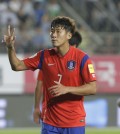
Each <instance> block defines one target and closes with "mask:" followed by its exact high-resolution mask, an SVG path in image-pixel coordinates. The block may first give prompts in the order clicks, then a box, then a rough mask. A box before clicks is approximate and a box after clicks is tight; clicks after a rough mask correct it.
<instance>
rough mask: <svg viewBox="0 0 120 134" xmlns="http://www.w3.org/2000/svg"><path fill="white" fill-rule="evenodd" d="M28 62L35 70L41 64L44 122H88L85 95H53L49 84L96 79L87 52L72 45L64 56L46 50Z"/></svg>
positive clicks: (64, 124) (74, 124)
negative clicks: (49, 89) (84, 103)
mask: <svg viewBox="0 0 120 134" xmlns="http://www.w3.org/2000/svg"><path fill="white" fill-rule="evenodd" d="M24 63H25V65H26V66H27V67H28V68H29V69H31V70H35V69H37V68H42V73H43V94H44V100H43V101H44V102H45V108H44V110H43V122H45V123H47V124H50V125H53V126H57V127H77V126H85V116H86V113H85V110H84V106H83V100H84V96H80V95H74V94H69V93H68V94H64V95H61V96H58V97H53V96H52V95H51V94H50V93H49V91H48V88H50V87H51V86H53V85H55V83H54V81H59V82H60V83H61V84H63V85H65V86H74V87H75V86H76V87H77V86H81V85H83V84H85V83H88V82H92V81H95V80H96V77H95V72H94V68H93V65H92V62H91V60H90V58H89V57H88V55H87V54H86V53H84V52H83V51H81V50H79V49H77V48H74V47H72V46H70V49H69V51H68V52H67V53H66V54H65V55H64V56H62V57H61V56H59V55H58V54H57V52H56V50H55V49H54V48H53V49H50V50H44V51H40V52H38V53H37V54H36V55H35V56H34V57H31V58H27V59H25V60H24Z"/></svg>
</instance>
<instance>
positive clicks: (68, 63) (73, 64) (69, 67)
mask: <svg viewBox="0 0 120 134" xmlns="http://www.w3.org/2000/svg"><path fill="white" fill-rule="evenodd" d="M75 64H76V62H75V61H73V60H70V61H68V62H67V68H68V69H70V70H73V69H74V68H75Z"/></svg>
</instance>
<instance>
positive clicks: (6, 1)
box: [0, 0, 61, 53]
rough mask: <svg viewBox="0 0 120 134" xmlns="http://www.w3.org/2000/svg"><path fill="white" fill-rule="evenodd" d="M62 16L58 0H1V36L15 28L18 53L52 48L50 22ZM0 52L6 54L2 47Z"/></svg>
mask: <svg viewBox="0 0 120 134" xmlns="http://www.w3.org/2000/svg"><path fill="white" fill-rule="evenodd" d="M60 14H61V8H60V6H59V4H58V3H57V0H48V1H47V0H0V31H1V32H0V35H3V33H5V32H6V27H7V25H8V24H9V25H11V26H13V27H15V33H16V46H15V47H16V51H17V53H32V52H33V53H34V52H37V51H39V50H40V49H44V48H49V47H51V43H50V40H49V28H50V21H51V19H52V18H53V17H55V16H57V15H60ZM0 48H1V50H0V52H5V50H4V47H0Z"/></svg>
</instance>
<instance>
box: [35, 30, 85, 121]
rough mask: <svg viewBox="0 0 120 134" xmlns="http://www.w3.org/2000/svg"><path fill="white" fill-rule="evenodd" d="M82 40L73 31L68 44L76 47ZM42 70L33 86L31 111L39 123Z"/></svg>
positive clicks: (76, 32)
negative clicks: (32, 110)
mask: <svg viewBox="0 0 120 134" xmlns="http://www.w3.org/2000/svg"><path fill="white" fill-rule="evenodd" d="M81 42H82V37H81V35H80V33H79V32H78V31H75V33H74V34H73V35H72V37H71V39H70V40H69V44H70V45H71V46H74V47H78V45H80V43H81ZM42 77H43V76H42V71H41V70H40V71H39V73H38V77H37V84H36V87H35V105H34V112H33V118H34V122H35V123H37V124H39V123H40V118H42V117H41V115H42V113H41V111H40V110H41V109H40V102H42V105H43V107H44V102H43V101H42V98H43V95H42V94H43V91H42V80H43V78H42Z"/></svg>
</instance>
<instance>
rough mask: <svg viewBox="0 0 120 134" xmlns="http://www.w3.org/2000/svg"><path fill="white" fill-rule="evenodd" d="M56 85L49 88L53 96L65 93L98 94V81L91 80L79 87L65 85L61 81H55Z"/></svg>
mask: <svg viewBox="0 0 120 134" xmlns="http://www.w3.org/2000/svg"><path fill="white" fill-rule="evenodd" d="M55 84H56V85H54V86H52V87H50V88H49V89H48V90H49V92H50V93H51V94H52V95H53V96H60V95H63V94H67V93H70V94H75V95H82V96H86V95H93V94H96V81H93V82H89V83H87V84H85V85H82V86H78V87H71V86H64V85H62V84H61V83H59V82H56V81H55Z"/></svg>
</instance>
